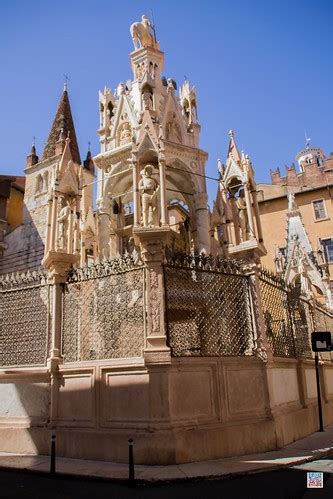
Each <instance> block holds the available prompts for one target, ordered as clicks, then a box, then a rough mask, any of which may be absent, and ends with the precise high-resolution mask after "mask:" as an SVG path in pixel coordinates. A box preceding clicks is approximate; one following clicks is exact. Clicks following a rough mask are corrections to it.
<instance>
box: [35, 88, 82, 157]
mask: <svg viewBox="0 0 333 499" xmlns="http://www.w3.org/2000/svg"><path fill="white" fill-rule="evenodd" d="M68 136H70V149H71V153H72V157H73V161H74V162H75V163H77V164H79V165H80V164H81V158H80V152H79V147H78V144H77V139H76V133H75V128H74V123H73V117H72V112H71V106H70V103H69V98H68V92H67V83H66V84H65V87H64V91H63V93H62V96H61V99H60V102H59V105H58V109H57V112H56V115H55V118H54V121H53V124H52V127H51V131H50V133H49V136H48V139H47V143H46V146H45V149H44V152H43V156H42V160H45V159H49V158H51V157H52V156H55V155H57V154H61V152H62V150H63V149H62V150H60V149H61V147H62V146H61V147H60V149H59V143H60V142H62V143H63V147H64V146H65V139H66V137H68ZM57 143H58V144H57ZM57 146H58V147H57Z"/></svg>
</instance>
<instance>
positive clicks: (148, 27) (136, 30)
mask: <svg viewBox="0 0 333 499" xmlns="http://www.w3.org/2000/svg"><path fill="white" fill-rule="evenodd" d="M130 32H131V36H132V40H133V44H134V50H138V49H139V48H140V47H155V45H156V43H155V37H154V33H153V26H152V24H151V22H150V21H149V19H148V17H147V16H142V19H141V22H137V23H133V24H132V25H131V27H130Z"/></svg>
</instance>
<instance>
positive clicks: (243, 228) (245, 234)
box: [236, 190, 249, 242]
mask: <svg viewBox="0 0 333 499" xmlns="http://www.w3.org/2000/svg"><path fill="white" fill-rule="evenodd" d="M236 206H237V209H238V222H239V228H240V236H241V240H242V242H244V241H247V240H248V239H249V220H248V218H247V209H246V203H245V199H244V191H243V190H241V191H240V193H239V197H238V198H237V200H236Z"/></svg>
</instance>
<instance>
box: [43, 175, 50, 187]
mask: <svg viewBox="0 0 333 499" xmlns="http://www.w3.org/2000/svg"><path fill="white" fill-rule="evenodd" d="M48 189H49V172H48V171H46V172H45V173H44V182H43V190H44V191H48Z"/></svg>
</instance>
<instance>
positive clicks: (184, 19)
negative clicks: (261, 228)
mask: <svg viewBox="0 0 333 499" xmlns="http://www.w3.org/2000/svg"><path fill="white" fill-rule="evenodd" d="M151 11H152V12H153V17H154V22H155V26H156V32H157V38H158V40H159V42H160V45H161V50H163V51H164V52H165V60H166V64H165V68H164V75H165V76H166V77H167V78H168V77H172V78H173V79H174V80H176V81H177V82H178V83H182V82H183V80H184V77H185V76H186V77H187V78H188V79H189V80H190V82H191V84H193V85H195V88H196V91H197V98H198V115H199V121H200V124H201V141H200V145H201V147H202V148H203V149H204V150H206V151H207V152H208V154H209V159H208V162H207V169H206V173H207V175H210V176H216V175H217V174H216V164H217V159H218V158H221V159H222V161H223V162H224V161H225V157H226V154H227V146H228V131H229V130H230V129H233V130H234V132H235V138H236V142H237V145H238V148H239V150H244V151H245V152H246V153H248V154H249V156H250V159H251V160H252V163H253V166H254V169H255V176H256V180H257V182H269V181H270V175H269V170H270V169H275V168H277V167H280V169H281V173H282V174H283V173H284V171H285V165H286V164H288V165H290V164H291V163H292V162H293V161H294V158H295V155H296V154H297V152H298V151H300V150H301V149H302V148H303V147H304V145H305V133H306V134H307V136H308V137H310V138H311V145H312V146H315V147H322V148H323V150H324V152H325V153H326V154H329V153H330V152H331V151H333V121H332V116H333V113H332V102H333V100H332V81H333V64H332V53H333V37H332V34H331V26H332V24H333V2H332V1H331V0H289V1H285V0H275V1H274V2H273V1H271V0H266V1H264V0H233V1H230V0H206V1H202V0H201V1H198V0H177V1H176V0H166V1H161V0H159V1H158V0H148V1H146V0H117V1H115V0H99V1H98V2H95V1H94V0H57V1H54V0H29V1H27V0H1V1H0V19H1V31H0V61H1V78H0V146H1V159H0V174H9V175H22V174H23V170H24V165H25V158H26V155H27V153H28V152H29V150H30V148H31V143H32V138H33V136H35V137H36V148H37V153H38V154H39V155H41V154H42V151H43V147H44V145H45V142H46V140H47V136H48V133H49V130H50V127H51V124H52V120H53V118H54V115H55V111H56V108H57V104H58V101H59V98H60V96H61V93H62V89H63V83H64V74H67V75H69V78H70V80H69V82H68V88H69V95H70V101H71V106H72V112H73V116H74V121H75V127H76V133H77V136H78V141H79V146H80V151H81V156H82V157H84V156H85V154H86V152H87V147H88V145H87V144H88V142H91V149H92V153H93V154H97V153H98V152H99V144H98V137H97V133H96V130H97V128H98V124H99V117H98V90H99V89H103V88H104V86H105V85H107V86H108V87H111V88H112V89H114V88H115V87H116V86H117V84H118V83H119V82H120V81H126V80H128V79H130V78H131V77H132V73H131V69H130V64H129V56H128V54H129V52H131V51H132V50H133V45H132V40H131V37H130V34H129V27H130V25H131V23H132V22H135V21H139V20H140V19H141V15H142V14H146V15H148V16H151ZM208 190H209V194H210V199H211V200H212V198H213V197H214V196H215V192H216V183H214V181H212V182H208Z"/></svg>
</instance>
